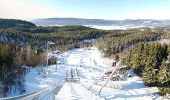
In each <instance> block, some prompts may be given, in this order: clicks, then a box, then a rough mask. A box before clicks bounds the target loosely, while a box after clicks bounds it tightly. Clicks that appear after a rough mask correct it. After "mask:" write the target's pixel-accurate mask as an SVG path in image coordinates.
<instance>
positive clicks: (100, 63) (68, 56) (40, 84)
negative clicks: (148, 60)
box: [25, 47, 156, 100]
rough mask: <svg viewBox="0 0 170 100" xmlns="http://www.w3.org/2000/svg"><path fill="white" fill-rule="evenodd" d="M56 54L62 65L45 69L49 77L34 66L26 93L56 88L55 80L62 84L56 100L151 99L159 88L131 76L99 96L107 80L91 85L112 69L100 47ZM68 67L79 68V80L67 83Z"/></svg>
mask: <svg viewBox="0 0 170 100" xmlns="http://www.w3.org/2000/svg"><path fill="white" fill-rule="evenodd" d="M54 56H57V57H60V58H62V59H61V62H62V64H60V65H58V66H57V71H56V65H51V66H49V67H48V69H46V70H48V72H49V74H48V76H44V78H43V74H42V73H41V68H39V67H37V68H32V69H31V72H30V73H28V74H27V76H26V78H25V82H26V92H33V91H37V90H39V89H42V88H44V87H48V86H50V87H51V88H53V84H54V83H56V82H58V83H57V84H62V85H63V86H62V88H61V89H60V91H59V92H58V93H56V95H55V98H56V100H75V99H78V100H79V99H81V100H89V99H91V100H101V99H106V100H112V99H117V100H122V99H123V100H124V99H128V100H143V99H146V100H149V99H152V96H151V95H152V93H154V92H155V91H156V88H147V87H145V86H144V84H143V82H142V80H141V79H140V78H139V77H137V76H132V77H129V78H127V80H126V81H109V83H108V84H107V85H106V87H104V88H103V90H102V91H101V93H100V95H97V94H96V93H98V91H99V89H100V88H101V85H102V84H103V83H104V82H105V81H106V80H103V81H99V82H97V83H96V84H95V85H94V86H93V87H92V88H90V86H91V85H92V84H93V82H94V81H95V80H96V78H99V77H101V76H102V75H104V72H105V71H107V70H108V69H110V66H111V63H112V60H111V59H107V58H103V57H102V55H101V53H100V52H99V50H98V49H97V47H91V48H80V49H73V50H69V51H67V52H64V53H63V54H61V55H60V56H59V55H54ZM63 59H64V60H63ZM69 69H77V70H78V72H79V76H80V82H78V83H74V82H64V81H65V77H66V72H67V71H68V70H69ZM38 73H39V75H38ZM131 73H132V72H131ZM47 98H48V97H47Z"/></svg>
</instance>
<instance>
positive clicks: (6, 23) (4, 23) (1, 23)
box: [0, 19, 36, 28]
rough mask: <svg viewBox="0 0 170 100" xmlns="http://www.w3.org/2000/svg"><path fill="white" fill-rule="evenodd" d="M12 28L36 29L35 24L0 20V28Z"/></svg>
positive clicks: (14, 20)
mask: <svg viewBox="0 0 170 100" xmlns="http://www.w3.org/2000/svg"><path fill="white" fill-rule="evenodd" d="M13 27H25V28H30V27H36V25H35V24H33V23H31V22H28V21H23V20H16V19H0V28H13Z"/></svg>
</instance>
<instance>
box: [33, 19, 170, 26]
mask: <svg viewBox="0 0 170 100" xmlns="http://www.w3.org/2000/svg"><path fill="white" fill-rule="evenodd" d="M31 22H33V23H35V24H36V25H38V26H60V25H97V26H111V25H112V26H162V25H170V20H152V19H134V20H133V19H126V20H103V19H83V18H46V19H34V20H31Z"/></svg>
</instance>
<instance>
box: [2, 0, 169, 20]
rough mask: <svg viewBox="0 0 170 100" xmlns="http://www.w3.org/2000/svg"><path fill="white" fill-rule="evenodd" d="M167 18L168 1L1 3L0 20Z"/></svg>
mask: <svg viewBox="0 0 170 100" xmlns="http://www.w3.org/2000/svg"><path fill="white" fill-rule="evenodd" d="M53 17H75V18H89V19H113V20H114V19H161V20H162V19H163V20H165V19H170V0H0V18H12V19H37V18H53Z"/></svg>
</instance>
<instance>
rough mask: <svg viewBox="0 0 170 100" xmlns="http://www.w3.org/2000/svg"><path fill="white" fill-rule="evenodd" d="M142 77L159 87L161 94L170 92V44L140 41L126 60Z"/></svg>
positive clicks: (151, 84)
mask: <svg viewBox="0 0 170 100" xmlns="http://www.w3.org/2000/svg"><path fill="white" fill-rule="evenodd" d="M124 64H126V65H128V66H129V67H131V68H132V69H133V70H134V72H135V73H136V74H137V75H139V76H140V77H142V79H143V81H144V83H145V85H147V86H157V87H159V90H160V92H159V94H161V95H165V94H170V44H169V45H167V44H163V45H161V44H159V43H140V44H137V45H135V46H133V49H132V50H131V51H130V53H129V54H128V55H127V57H126V58H125V60H124Z"/></svg>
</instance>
